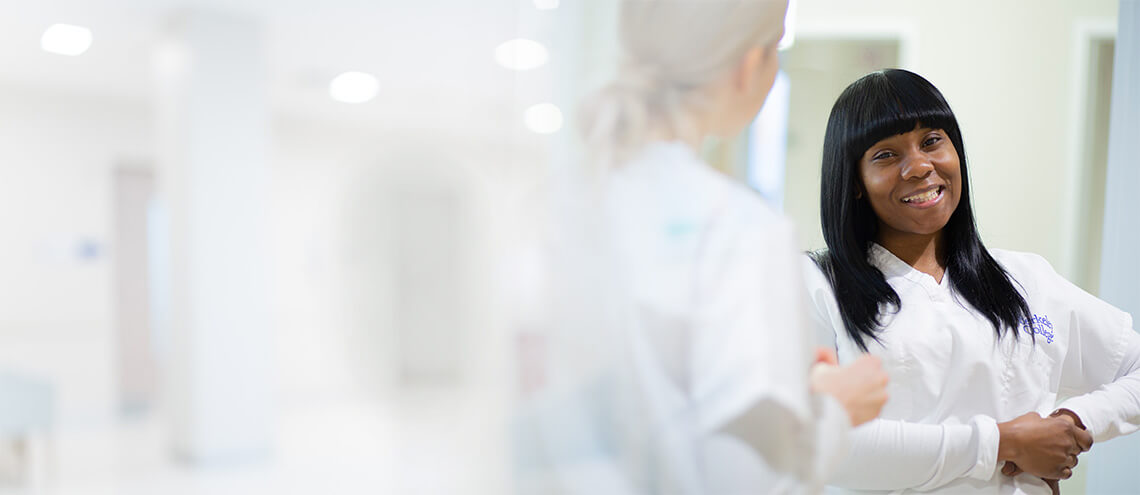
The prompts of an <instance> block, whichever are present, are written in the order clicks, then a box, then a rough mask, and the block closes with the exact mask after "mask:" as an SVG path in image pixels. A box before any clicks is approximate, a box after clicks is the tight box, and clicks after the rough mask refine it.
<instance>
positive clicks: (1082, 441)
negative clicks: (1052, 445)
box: [1073, 426, 1093, 452]
mask: <svg viewBox="0 0 1140 495" xmlns="http://www.w3.org/2000/svg"><path fill="white" fill-rule="evenodd" d="M1073 438H1074V439H1076V441H1077V445H1078V446H1080V448H1081V452H1088V451H1089V449H1091V448H1092V444H1093V437H1092V434H1091V433H1089V432H1088V430H1082V429H1080V428H1078V427H1076V426H1074V427H1073Z"/></svg>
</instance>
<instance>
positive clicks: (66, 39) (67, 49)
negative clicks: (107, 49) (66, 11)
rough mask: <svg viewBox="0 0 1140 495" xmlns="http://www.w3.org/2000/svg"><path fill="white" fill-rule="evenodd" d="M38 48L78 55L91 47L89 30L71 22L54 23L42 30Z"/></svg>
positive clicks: (50, 51)
mask: <svg viewBox="0 0 1140 495" xmlns="http://www.w3.org/2000/svg"><path fill="white" fill-rule="evenodd" d="M40 48H43V49H44V51H45V52H49V53H56V54H59V55H69V56H73V57H74V56H76V55H80V54H82V53H83V52H85V51H87V49H88V48H91V30H90V29H87V28H85V27H83V26H72V25H71V24H54V25H52V26H51V27H49V28H47V30H46V31H44V35H43V37H41V38H40Z"/></svg>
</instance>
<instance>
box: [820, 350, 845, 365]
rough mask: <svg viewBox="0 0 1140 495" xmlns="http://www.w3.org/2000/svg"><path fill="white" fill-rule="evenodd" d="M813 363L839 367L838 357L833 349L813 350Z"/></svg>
mask: <svg viewBox="0 0 1140 495" xmlns="http://www.w3.org/2000/svg"><path fill="white" fill-rule="evenodd" d="M815 362H817V363H823V364H830V365H832V366H839V356H837V355H836V354H835V350H833V349H828V348H826V347H817V348H816V349H815Z"/></svg>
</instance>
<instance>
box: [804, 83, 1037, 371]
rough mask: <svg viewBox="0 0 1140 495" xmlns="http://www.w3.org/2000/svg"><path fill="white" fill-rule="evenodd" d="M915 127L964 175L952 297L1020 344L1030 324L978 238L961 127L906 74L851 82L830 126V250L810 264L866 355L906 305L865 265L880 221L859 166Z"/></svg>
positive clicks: (952, 226)
mask: <svg viewBox="0 0 1140 495" xmlns="http://www.w3.org/2000/svg"><path fill="white" fill-rule="evenodd" d="M919 125H922V126H923V127H929V128H933V129H942V130H943V131H945V132H946V134H947V136H948V137H949V138H950V142H952V143H953V144H954V148H955V149H956V150H957V151H958V161H959V163H960V166H961V173H962V197H961V200H960V202H959V203H958V208H957V209H956V210H955V211H954V213H953V214H952V215H951V216H950V220H949V221H948V222H947V223H946V226H945V227H943V235H942V242H943V243H944V246H943V247H944V249H945V252H946V270H947V272H948V273H949V275H950V283H951V289H952V290H953V291H954V292H956V293H957V294H958V295H960V296H961V298H962V299H965V301H966V302H967V303H969V304H970V305H972V306H973V307H974V308H975V309H976V310H977V311H978V312H980V313H981V314H982V315H984V316H985V317H986V319H987V320H989V321H990V323H992V324H993V326H994V331H995V332H997V335H998V338H1001V336H1002V335H1003V333H1004V332H1006V331H1007V330H1008V331H1009V332H1011V333H1012V334H1013V337H1014V338H1015V339H1016V338H1017V337H1018V328H1019V327H1020V326H1021V324H1022V323H1023V322H1026V321H1029V320H1030V316H1031V314H1030V312H1029V306H1028V305H1027V304H1026V302H1025V298H1024V297H1023V296H1022V294H1021V293H1020V292H1018V290H1017V289H1016V288H1015V286H1014V284H1015V283H1016V281H1015V280H1013V278H1012V277H1011V276H1010V275H1009V273H1007V272H1006V271H1005V269H1003V268H1002V267H1001V265H999V264H998V263H997V261H995V260H994V259H993V257H992V256H990V253H989V251H987V250H986V248H985V246H983V245H982V240H981V239H980V238H979V237H978V230H977V226H976V225H975V224H974V210H973V207H972V206H971V204H970V181H969V178H968V176H967V174H966V148H965V146H964V145H963V143H962V133H961V130H960V129H959V128H958V120H957V119H955V118H954V113H953V112H952V111H951V110H950V105H949V104H947V103H946V100H945V99H944V98H943V97H942V93H940V92H939V91H938V89H937V88H935V87H934V85H933V84H930V82H929V81H927V80H926V79H923V78H922V76H919V75H918V74H915V73H913V72H909V71H905V70H900V69H887V70H882V71H878V72H872V73H870V74H867V75H866V76H863V77H861V78H859V80H857V81H855V82H853V83H851V85H850V86H848V87H847V89H845V90H844V91H843V94H841V95H839V99H838V100H837V101H836V102H835V106H833V107H832V108H831V116H830V117H829V118H828V121H827V134H826V136H825V137H824V143H823V173H822V179H823V180H822V184H821V188H820V214H821V220H822V223H823V238H824V240H826V241H827V250H826V251H824V252H820V253H816V254H815V255H814V256H813V258H814V259H815V261H816V263H817V264H818V265H819V267H820V269H821V270H823V272H824V274H826V275H827V278H828V279H829V281H830V282H831V286H832V288H833V289H834V291H835V298H836V301H837V302H838V303H839V312H840V314H841V315H842V316H843V325H844V326H845V327H846V328H847V334H848V335H849V336H850V337H851V339H852V340H854V341H855V343H856V344H858V345H859V348H860V349H862V350H863V351H866V350H867V338H870V339H871V340H874V341H876V342H877V341H878V340H879V339H878V336H877V335H876V332H877V330H878V329H879V328H880V326H881V325H880V319H879V315H880V314H881V313H882V312H884V311H898V309H899V307H900V306H901V301H900V300H899V295H898V293H896V292H895V290H894V289H892V288H891V286H890V285H889V284H887V280H886V278H885V277H884V276H883V273H882V272H881V271H879V269H878V268H875V267H874V266H873V265H871V263H870V261H869V260H868V259H867V258H868V253H869V250H870V248H871V243H872V242H874V240H875V236H876V235H877V234H878V227H879V222H878V218H877V217H876V216H875V212H874V211H872V210H871V203H870V201H869V200H868V198H867V197H866V195H862V196H863V197H859V194H858V192H859V191H860V190H861V189H860V188H861V187H862V182H861V179H860V175H859V162H860V159H861V158H862V156H863V153H865V152H866V151H867V149H868V148H870V147H871V146H872V145H874V144H875V143H877V142H879V141H881V140H883V139H884V138H887V137H890V136H894V135H898V134H904V133H907V132H910V131H912V130H914V129H915V128H916V127H917V126H919ZM1029 334H1030V338H1033V337H1032V335H1033V333H1032V331H1030V332H1029Z"/></svg>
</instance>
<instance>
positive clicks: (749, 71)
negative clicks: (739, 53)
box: [732, 47, 767, 92]
mask: <svg viewBox="0 0 1140 495" xmlns="http://www.w3.org/2000/svg"><path fill="white" fill-rule="evenodd" d="M766 58H767V55H766V54H765V51H764V48H763V47H754V48H751V49H749V50H748V51H747V52H744V57H742V58H741V59H740V63H739V64H737V66H736V71H735V72H733V74H732V87H733V89H735V90H736V91H740V92H746V91H748V90H749V89H750V88H751V87H752V84H753V82H754V81H753V80H754V79H755V78H757V77H760V68H761V66H762V65H764V63H765V61H766V60H765V59H766Z"/></svg>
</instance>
